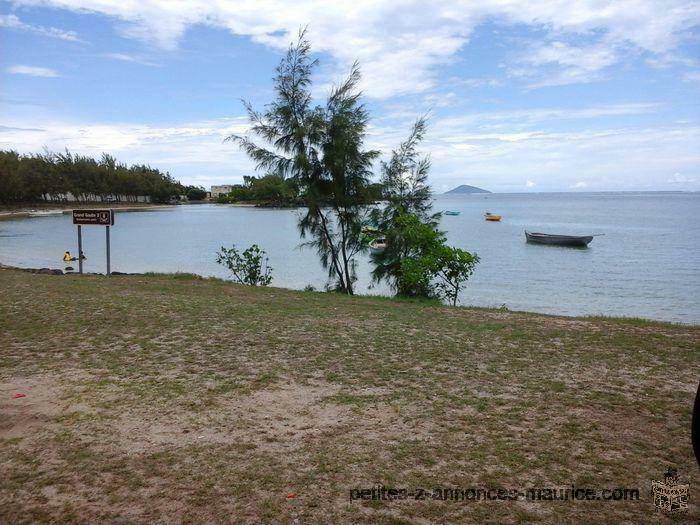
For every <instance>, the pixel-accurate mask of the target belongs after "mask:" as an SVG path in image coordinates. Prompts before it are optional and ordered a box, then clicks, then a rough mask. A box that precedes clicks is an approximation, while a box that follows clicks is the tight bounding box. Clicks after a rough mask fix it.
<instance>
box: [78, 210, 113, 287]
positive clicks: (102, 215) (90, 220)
mask: <svg viewBox="0 0 700 525" xmlns="http://www.w3.org/2000/svg"><path fill="white" fill-rule="evenodd" d="M73 224H77V225H78V271H79V272H80V273H83V232H82V226H84V225H93V226H105V227H106V241H107V275H110V274H111V269H110V260H109V227H110V226H114V210H73Z"/></svg>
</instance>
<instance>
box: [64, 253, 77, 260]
mask: <svg viewBox="0 0 700 525" xmlns="http://www.w3.org/2000/svg"><path fill="white" fill-rule="evenodd" d="M75 260H76V258H75V257H72V256H71V254H70V252H66V253H64V254H63V262H71V261H75Z"/></svg>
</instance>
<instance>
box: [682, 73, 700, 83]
mask: <svg viewBox="0 0 700 525" xmlns="http://www.w3.org/2000/svg"><path fill="white" fill-rule="evenodd" d="M683 80H685V81H686V82H700V71H689V72H688V73H686V74H685V75H683Z"/></svg>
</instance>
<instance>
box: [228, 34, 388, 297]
mask: <svg viewBox="0 0 700 525" xmlns="http://www.w3.org/2000/svg"><path fill="white" fill-rule="evenodd" d="M316 65H317V61H315V60H312V59H311V57H310V45H309V42H308V41H307V40H306V38H305V32H304V31H301V32H300V34H299V39H298V40H297V42H296V43H294V44H292V45H291V46H290V48H289V50H288V51H287V54H286V56H285V57H284V59H283V60H282V61H281V63H280V65H279V66H278V68H277V75H276V76H275V79H274V87H275V94H276V96H275V99H274V100H273V101H272V102H271V103H270V104H268V105H267V106H266V108H265V110H264V111H256V110H255V109H253V107H252V106H251V105H250V104H248V103H246V109H247V112H248V117H249V119H250V123H251V127H250V135H252V136H254V137H256V138H257V140H255V139H254V138H251V137H250V136H241V135H231V136H230V137H228V140H232V141H234V142H236V143H238V144H239V146H240V147H241V148H242V149H243V150H244V151H245V152H246V153H247V154H248V156H249V157H250V158H251V159H252V160H253V161H254V162H255V163H256V166H257V168H258V169H259V170H261V171H262V172H264V173H268V174H269V173H274V174H277V175H279V176H282V177H285V178H286V177H293V178H294V179H295V180H296V181H297V182H298V184H299V188H300V190H301V192H302V193H303V197H304V201H305V202H306V204H307V208H306V212H305V213H304V214H303V216H302V217H301V218H300V220H299V230H300V232H301V235H302V237H303V238H307V239H309V240H308V241H307V242H305V245H306V246H311V247H313V248H315V249H316V251H317V253H318V255H319V257H320V260H321V263H322V265H323V266H324V268H326V269H327V270H328V275H329V278H330V283H329V287H330V288H332V289H334V290H337V291H339V292H342V293H346V294H352V293H353V285H354V282H355V281H356V272H355V266H356V256H357V254H358V253H360V252H361V251H363V250H365V249H366V245H365V243H363V242H362V240H361V229H362V225H363V221H364V219H365V217H364V215H365V210H366V203H367V195H368V186H369V177H370V175H371V168H372V162H373V160H374V159H375V158H376V157H377V156H378V152H377V151H373V150H368V149H366V148H365V145H364V141H365V135H366V128H367V123H368V119H369V115H368V113H367V110H366V109H365V107H364V105H363V104H362V103H361V101H360V92H359V90H358V83H359V81H360V70H359V68H358V66H357V64H355V65H353V67H352V68H351V71H350V74H349V75H348V77H347V78H346V79H345V81H344V82H342V83H341V84H340V85H339V86H337V87H335V88H334V89H333V90H332V91H331V93H330V94H329V96H328V98H327V100H326V102H325V104H322V105H314V104H313V101H312V96H311V74H312V72H313V69H314V67H315V66H316Z"/></svg>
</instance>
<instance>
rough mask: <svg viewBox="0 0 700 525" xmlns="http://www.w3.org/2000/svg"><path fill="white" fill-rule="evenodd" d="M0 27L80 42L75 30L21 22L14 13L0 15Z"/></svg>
mask: <svg viewBox="0 0 700 525" xmlns="http://www.w3.org/2000/svg"><path fill="white" fill-rule="evenodd" d="M0 27H7V28H10V29H16V30H18V31H26V32H28V33H34V34H36V35H41V36H46V37H49V38H57V39H59V40H66V41H68V42H82V40H80V38H78V34H77V33H76V32H75V31H65V30H63V29H58V28H56V27H44V26H35V25H31V24H27V23H25V22H22V21H21V20H20V19H19V18H18V17H17V16H16V15H11V14H10V15H0Z"/></svg>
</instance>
